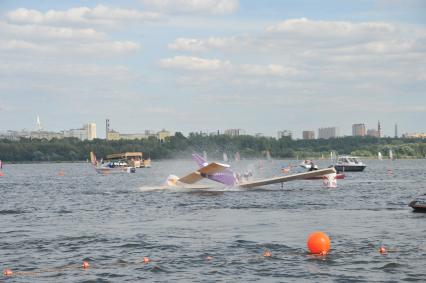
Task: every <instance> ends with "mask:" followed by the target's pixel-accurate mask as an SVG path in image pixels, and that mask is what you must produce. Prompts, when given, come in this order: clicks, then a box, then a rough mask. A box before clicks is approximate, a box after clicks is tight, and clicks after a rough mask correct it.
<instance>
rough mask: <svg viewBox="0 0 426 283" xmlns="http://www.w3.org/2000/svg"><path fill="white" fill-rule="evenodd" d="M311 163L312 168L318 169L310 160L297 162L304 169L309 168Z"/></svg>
mask: <svg viewBox="0 0 426 283" xmlns="http://www.w3.org/2000/svg"><path fill="white" fill-rule="evenodd" d="M312 165H313V166H314V168H313V169H318V166H317V165H315V164H314V162H313V161H312V160H304V161H303V162H302V163H300V164H299V166H300V167H303V168H305V169H311V168H312Z"/></svg>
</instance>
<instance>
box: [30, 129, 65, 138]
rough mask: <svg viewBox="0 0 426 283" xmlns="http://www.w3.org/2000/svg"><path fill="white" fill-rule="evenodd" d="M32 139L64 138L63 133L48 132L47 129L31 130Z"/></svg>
mask: <svg viewBox="0 0 426 283" xmlns="http://www.w3.org/2000/svg"><path fill="white" fill-rule="evenodd" d="M30 135H31V138H32V139H46V140H51V139H62V138H64V134H63V133H56V132H49V131H32V132H31V134H30Z"/></svg>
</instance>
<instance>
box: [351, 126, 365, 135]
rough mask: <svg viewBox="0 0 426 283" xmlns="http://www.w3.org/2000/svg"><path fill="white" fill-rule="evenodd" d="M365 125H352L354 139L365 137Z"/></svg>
mask: <svg viewBox="0 0 426 283" xmlns="http://www.w3.org/2000/svg"><path fill="white" fill-rule="evenodd" d="M365 134H366V132H365V124H353V125H352V135H353V136H355V137H363V136H365Z"/></svg>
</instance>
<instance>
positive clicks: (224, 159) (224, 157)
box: [223, 152, 228, 162]
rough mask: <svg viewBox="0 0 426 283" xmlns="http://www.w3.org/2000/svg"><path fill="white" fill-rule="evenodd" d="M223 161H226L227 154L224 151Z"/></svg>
mask: <svg viewBox="0 0 426 283" xmlns="http://www.w3.org/2000/svg"><path fill="white" fill-rule="evenodd" d="M223 161H224V162H228V155H227V154H226V152H224V153H223Z"/></svg>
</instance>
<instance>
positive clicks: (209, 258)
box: [205, 255, 213, 260]
mask: <svg viewBox="0 0 426 283" xmlns="http://www.w3.org/2000/svg"><path fill="white" fill-rule="evenodd" d="M205 259H206V260H212V259H213V257H212V256H209V255H208V256H206V258H205Z"/></svg>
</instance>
